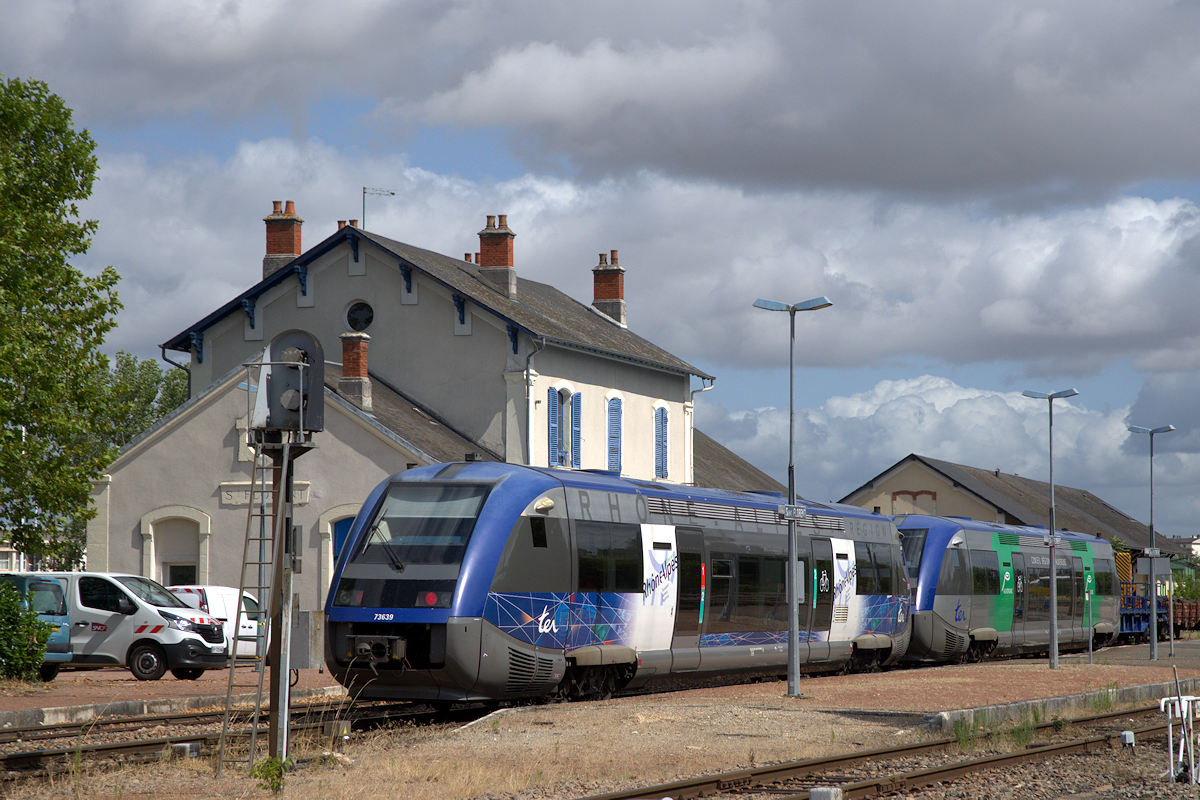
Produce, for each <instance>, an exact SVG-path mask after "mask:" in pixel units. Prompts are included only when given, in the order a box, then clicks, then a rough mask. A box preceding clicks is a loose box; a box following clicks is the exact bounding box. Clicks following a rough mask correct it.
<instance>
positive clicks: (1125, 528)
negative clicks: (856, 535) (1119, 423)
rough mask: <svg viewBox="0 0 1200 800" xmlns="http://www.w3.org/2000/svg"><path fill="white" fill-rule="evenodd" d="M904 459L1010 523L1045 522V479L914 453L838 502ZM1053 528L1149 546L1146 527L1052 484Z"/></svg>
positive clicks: (1085, 494)
mask: <svg viewBox="0 0 1200 800" xmlns="http://www.w3.org/2000/svg"><path fill="white" fill-rule="evenodd" d="M909 461H916V462H919V463H921V464H924V465H925V466H926V467H928V468H929V469H931V470H933V471H934V472H936V473H938V474H940V475H942V476H943V477H944V478H945V479H946V480H948V481H950V482H951V483H953V484H954V485H955V486H957V487H960V488H962V489H964V490H966V491H968V492H970V493H972V494H974V495H975V496H976V497H978V498H980V499H981V500H983V501H984V502H986V503H988V504H990V505H992V506H994V507H996V508H997V509H999V510H1000V511H1001V512H1003V513H1004V514H1005V515H1006V517H1007V518H1008V519H1007V521H1008V522H1011V523H1012V524H1015V525H1033V526H1037V527H1043V528H1044V527H1046V525H1047V524H1048V522H1049V518H1050V484H1049V483H1048V482H1046V481H1035V480H1033V479H1032V478H1025V477H1022V476H1020V475H1010V474H1009V473H1007V472H1000V471H999V470H987V469H979V468H978V467H969V466H966V465H965V464H955V463H953V462H950V461H941V460H939V459H936V458H927V457H926V456H920V455H917V454H916V453H910V454H909V455H908V456H906V457H904V458H902V459H900V461H897V462H896V463H895V464H893V465H892V466H891V467H888V468H887V469H886V470H884V471H883V472H881V473H880V474H879V475H876V476H875V477H874V478H872V479H871V480H870V481H868V482H867V483H864V484H863V485H862V486H860V487H858V488H857V489H855V490H854V491H853V492H850V494H848V495H846V497H844V498H842V502H847V500H848V498H850V497H851V496H853V495H855V494H858V492H860V491H861V490H863V489H866V488H868V487H869V486H870V485H871V484H873V483H875V482H876V481H878V480H880V479H881V478H883V477H884V476H885V475H887V474H888V473H889V472H893V471H894V470H896V469H897V468H899V467H900V466H902V465H903V464H905V463H906V462H909ZM1054 525H1055V527H1057V528H1059V529H1063V528H1065V529H1066V530H1069V531H1074V532H1076V533H1092V534H1097V535H1099V536H1101V537H1103V538H1105V539H1110V540H1111V539H1112V538H1113V537H1114V536H1115V537H1118V538H1120V539H1121V541H1123V542H1124V543H1125V544H1126V545H1128V546H1129V547H1131V548H1133V549H1140V548H1143V547H1146V546H1148V544H1149V538H1150V534H1149V529H1148V526H1147V525H1145V524H1144V523H1141V522H1139V521H1137V520H1136V519H1134V518H1133V517H1131V516H1129V515H1128V514H1126V513H1124V512H1123V511H1120V510H1118V509H1116V508H1114V507H1113V506H1111V505H1109V504H1108V503H1106V502H1105V501H1104V500H1102V499H1101V498H1099V497H1097V496H1096V495H1094V494H1092V493H1091V492H1089V491H1087V490H1086V489H1077V488H1075V487H1073V486H1063V485H1061V484H1058V483H1055V484H1054ZM1154 539H1155V546H1157V547H1159V548H1162V549H1163V550H1166V551H1169V552H1172V553H1176V552H1183V549H1185V548H1183V547H1181V545H1180V544H1179V543H1178V542H1177V541H1176V540H1175V539H1172V538H1171V537H1169V536H1163V535H1162V534H1161V533H1156V535H1155V537H1154Z"/></svg>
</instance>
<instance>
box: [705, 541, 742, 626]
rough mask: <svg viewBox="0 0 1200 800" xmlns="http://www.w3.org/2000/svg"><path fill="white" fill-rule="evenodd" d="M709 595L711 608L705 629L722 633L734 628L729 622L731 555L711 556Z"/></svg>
mask: <svg viewBox="0 0 1200 800" xmlns="http://www.w3.org/2000/svg"><path fill="white" fill-rule="evenodd" d="M711 584H712V588H711V597H710V598H709V603H708V607H709V608H710V609H711V610H712V614H711V615H706V616H708V621H707V622H706V623H705V626H704V628H705V630H706V631H709V632H710V633H724V632H728V631H733V630H736V626H734V625H732V624H731V620H732V618H733V604H734V597H733V557H732V556H722V557H717V556H715V555H714V556H713V559H712V580H711Z"/></svg>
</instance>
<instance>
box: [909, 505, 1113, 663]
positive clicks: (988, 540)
mask: <svg viewBox="0 0 1200 800" xmlns="http://www.w3.org/2000/svg"><path fill="white" fill-rule="evenodd" d="M896 525H897V527H898V528H899V530H900V536H901V540H902V543H903V548H904V560H905V567H906V569H907V570H908V573H909V580H910V583H911V584H912V585H913V587H914V591H913V596H912V613H913V633H912V643H911V645H910V647H909V652H908V658H909V659H913V660H924V661H966V660H979V659H982V658H985V657H987V656H990V655H993V654H995V655H1015V654H1037V653H1046V652H1048V651H1049V648H1050V581H1051V580H1052V577H1051V569H1050V551H1049V548H1048V547H1047V546H1046V540H1047V536H1048V531H1047V530H1046V529H1045V528H1032V527H1024V526H1017V525H1001V524H998V523H997V524H993V523H987V522H980V521H977V520H970V519H965V518H959V517H932V516H923V515H916V514H913V515H908V516H901V517H896ZM1058 536H1059V539H1060V543H1058V544H1056V546H1055V561H1056V562H1057V563H1056V569H1055V571H1054V574H1055V576H1056V577H1055V578H1053V579H1056V580H1057V584H1056V591H1057V600H1058V643H1059V648H1060V649H1062V650H1081V649H1085V648H1086V647H1087V646H1088V638H1089V635H1090V636H1091V637H1092V642H1093V645H1094V646H1096V647H1100V646H1103V645H1105V644H1108V643H1109V642H1111V641H1112V639H1113V637H1114V635H1115V633H1116V631H1117V630H1118V629H1119V627H1118V626H1119V624H1120V622H1119V605H1120V596H1119V589H1120V585H1119V583H1118V580H1117V574H1116V570H1115V568H1114V563H1113V552H1112V546H1111V545H1110V544H1109V543H1108V542H1106V541H1105V540H1103V539H1101V538H1099V537H1097V536H1088V535H1086V534H1079V533H1070V532H1068V531H1059V532H1058Z"/></svg>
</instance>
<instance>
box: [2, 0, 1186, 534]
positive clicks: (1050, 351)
mask: <svg viewBox="0 0 1200 800" xmlns="http://www.w3.org/2000/svg"><path fill="white" fill-rule="evenodd" d="M1040 5H1042V4H1034V3H1021V2H1007V3H995V2H987V3H984V2H957V3H946V2H931V1H929V0H909V2H905V3H891V4H884V3H869V4H868V3H857V2H839V3H828V2H806V1H804V0H796V1H795V2H779V3H772V2H768V1H767V0H745V1H744V2H737V1H736V0H723V1H722V2H697V0H662V1H661V2H656V3H645V2H597V3H589V4H578V3H563V2H561V0H545V1H544V2H523V1H522V0H508V2H503V3H501V2H485V1H480V2H465V1H460V2H450V1H448V0H408V1H402V0H390V1H388V2H384V0H343V2H340V3H337V4H330V3H327V2H318V1H317V0H288V1H287V2H283V1H282V0H253V2H251V1H250V0H245V1H244V2H242V1H240V0H227V1H226V2H221V3H217V2H212V1H211V0H176V2H172V3H162V2H158V1H157V0H120V1H119V2H117V1H116V0H111V1H109V0H90V2H77V1H76V0H38V1H37V2H31V1H28V0H0V18H3V19H4V20H5V24H4V25H3V26H0V73H4V74H5V75H8V76H13V77H23V78H38V79H41V80H44V81H46V82H47V83H48V84H49V85H50V87H51V89H52V90H53V91H55V92H56V93H58V94H59V95H61V96H62V97H63V98H64V99H65V100H66V102H67V103H68V105H70V106H71V107H72V108H73V109H74V111H75V122H76V124H77V126H80V127H86V128H87V129H89V131H90V132H91V133H92V135H93V137H94V138H95V139H96V141H97V144H98V151H99V158H100V180H99V183H98V185H97V187H96V191H95V193H94V196H93V198H92V199H91V200H90V201H89V202H88V203H87V205H86V207H85V213H86V214H87V215H88V216H89V217H91V218H95V219H97V220H99V222H100V231H99V234H98V235H97V237H96V239H95V242H94V245H93V248H92V251H91V252H90V253H89V254H88V256H87V258H86V259H85V260H84V261H82V262H81V263H80V264H79V266H81V267H83V268H84V269H87V270H97V269H99V267H100V266H102V265H104V264H112V265H114V266H115V267H117V269H118V270H119V272H120V273H121V274H122V276H123V280H122V283H121V286H120V292H121V297H122V300H123V301H124V303H125V310H124V312H123V313H122V314H121V317H120V327H119V329H118V330H117V331H116V333H115V334H114V335H113V337H112V340H111V342H110V344H109V349H110V351H114V352H115V351H116V350H117V349H125V350H129V351H132V352H135V353H138V354H139V355H143V356H147V357H149V356H154V357H157V355H158V344H159V343H161V342H162V341H164V340H165V339H167V338H168V337H169V336H171V335H172V334H174V333H177V332H178V330H180V329H181V327H182V326H183V325H186V324H187V322H188V321H191V320H195V319H199V318H200V317H202V316H203V315H204V314H206V313H207V312H208V311H210V310H212V309H213V308H215V307H216V306H217V305H219V304H220V303H223V302H225V301H227V300H228V299H230V298H231V297H232V296H234V295H235V294H237V293H238V292H240V291H241V290H243V289H245V288H246V287H247V286H249V285H250V284H251V283H253V282H254V280H255V279H256V277H257V276H258V275H260V274H261V256H262V252H263V241H264V240H263V224H262V217H264V216H266V215H267V214H268V213H269V212H270V210H271V201H272V200H282V199H290V200H294V201H295V202H296V207H297V211H298V212H299V213H300V214H301V216H303V217H304V218H305V220H306V222H305V225H304V237H305V242H306V243H315V242H317V241H319V240H320V239H322V238H324V237H325V236H327V235H328V234H329V233H332V232H333V230H334V229H335V227H336V220H338V219H348V218H357V217H363V216H364V212H363V191H362V190H363V187H364V186H365V187H378V188H384V189H388V190H390V191H393V192H395V195H394V196H377V195H371V196H368V197H366V210H365V227H366V228H367V229H368V230H372V231H377V232H379V233H382V234H384V235H387V236H390V237H393V238H396V239H400V240H403V241H407V242H410V243H412V244H416V245H419V246H422V247H427V248H430V249H434V250H438V251H441V252H444V253H447V254H450V255H456V256H457V255H461V254H462V253H463V252H466V251H468V250H474V249H477V238H476V236H475V233H476V232H477V231H478V230H479V229H480V228H481V227H482V225H483V219H484V215H485V214H490V213H507V214H508V215H509V224H510V225H511V226H512V228H513V229H514V230H515V231H516V233H517V239H516V253H517V266H518V270H519V271H520V273H521V274H522V275H524V276H526V277H530V278H534V279H537V280H542V281H546V282H550V283H553V284H555V285H557V286H559V287H560V288H562V289H563V290H565V291H567V292H569V293H571V294H572V295H574V296H575V297H577V298H579V299H581V300H583V301H585V302H586V301H589V300H590V299H591V273H590V269H591V267H592V266H594V265H595V264H596V261H597V253H600V252H606V251H608V250H610V249H619V250H620V253H621V263H622V265H623V266H625V267H626V269H627V273H626V294H627V299H628V307H629V319H630V326H631V327H632V328H633V329H634V330H636V331H637V332H639V333H641V334H643V335H644V336H646V337H647V338H649V339H651V340H653V341H655V342H656V343H658V344H660V345H662V346H664V347H666V348H667V349H669V350H671V351H672V352H674V353H676V354H678V355H679V356H681V357H683V358H685V359H687V360H689V361H690V362H692V363H693V364H695V365H697V366H698V367H700V368H701V369H703V370H704V371H706V372H709V373H712V374H715V375H716V376H717V378H718V380H717V384H716V388H714V389H713V390H712V391H710V392H707V393H705V394H702V395H699V400H698V412H697V416H698V424H699V426H700V427H701V428H703V429H704V430H706V431H707V432H708V433H709V434H711V435H713V436H715V437H716V438H717V439H718V440H720V441H722V442H724V443H725V444H726V445H728V446H730V447H732V448H733V449H734V450H735V451H737V452H738V453H740V454H741V455H743V456H745V457H747V458H748V459H750V460H751V461H753V462H754V463H756V464H757V465H759V466H760V467H762V468H764V469H766V470H767V471H769V472H771V473H772V474H774V475H775V476H777V477H778V478H780V479H781V480H783V479H784V477H785V466H786V463H787V422H788V394H787V343H788V342H787V317H786V315H784V314H775V313H770V312H766V311H761V310H758V309H754V308H752V306H751V304H752V303H753V301H754V300H755V298H757V297H766V298H773V299H778V300H785V301H798V300H802V299H805V298H808V297H812V296H815V295H827V296H828V297H829V298H830V299H831V300H833V302H834V306H833V307H832V308H829V309H826V310H822V311H819V312H816V313H811V314H802V315H800V317H799V318H798V321H797V358H796V363H797V391H796V415H797V426H796V431H797V434H796V453H797V456H796V464H797V487H798V491H799V493H800V494H801V495H804V496H807V497H811V498H813V499H818V500H821V499H829V498H835V499H836V498H838V497H841V496H843V495H844V494H846V493H848V492H849V491H850V490H852V489H854V488H856V487H857V486H858V485H860V484H861V483H863V482H865V481H866V480H868V479H869V478H871V477H872V476H874V475H875V474H877V473H878V472H881V471H882V470H883V469H885V468H886V467H888V466H890V465H891V464H892V463H894V462H895V461H897V460H899V459H900V458H903V457H904V456H905V455H907V454H908V453H910V452H916V453H919V454H922V455H926V456H930V457H934V458H941V459H947V460H950V461H956V462H960V463H965V464H970V465H974V466H979V467H984V468H989V469H992V468H999V469H1001V470H1003V471H1006V472H1015V473H1018V474H1021V475H1027V476H1030V477H1033V478H1037V479H1040V480H1045V479H1046V478H1047V477H1048V465H1047V413H1046V412H1047V408H1046V407H1047V403H1046V402H1045V401H1040V402H1039V401H1034V400H1029V399H1026V398H1023V397H1022V396H1021V391H1022V390H1024V389H1034V390H1038V391H1046V392H1048V391H1055V390H1058V389H1064V388H1068V387H1074V388H1077V389H1079V391H1080V395H1079V396H1078V397H1076V398H1073V399H1071V400H1069V401H1056V403H1055V425H1054V433H1055V446H1054V455H1055V479H1056V482H1058V483H1062V484H1067V485H1071V486H1077V487H1081V488H1086V489H1089V490H1090V491H1092V492H1094V493H1096V494H1098V495H1100V496H1102V497H1104V498H1105V499H1106V500H1108V501H1109V502H1110V503H1112V504H1113V505H1115V506H1117V507H1118V508H1120V509H1122V510H1124V511H1125V512H1127V513H1129V514H1131V515H1133V516H1135V517H1137V518H1138V519H1140V520H1143V521H1145V520H1146V519H1147V517H1148V512H1149V489H1148V471H1149V457H1148V447H1147V438H1148V437H1145V436H1131V435H1130V434H1128V433H1127V431H1126V425H1127V424H1131V423H1132V424H1137V425H1143V426H1147V427H1155V426H1159V425H1165V424H1174V425H1175V426H1177V428H1178V429H1179V430H1178V431H1177V432H1174V433H1171V434H1167V435H1163V436H1159V437H1156V440H1155V460H1154V465H1155V472H1154V474H1155V521H1156V523H1157V526H1158V528H1159V529H1160V530H1161V531H1163V532H1165V533H1168V534H1173V535H1196V534H1198V533H1200V524H1197V522H1196V520H1197V519H1200V493H1198V492H1196V491H1195V489H1196V487H1197V484H1198V483H1200V458H1198V456H1197V454H1198V453H1200V420H1198V419H1197V403H1196V400H1195V397H1196V392H1197V391H1198V390H1200V313H1197V311H1196V305H1197V300H1198V299H1200V146H1198V143H1197V137H1198V135H1197V133H1196V132H1197V131H1200V92H1197V91H1196V86H1197V85H1198V84H1200V47H1198V46H1197V44H1196V43H1197V42H1198V41H1200V6H1197V5H1195V4H1188V3H1175V2H1157V1H1156V0H1145V1H1144V2H1139V3H1109V2H1103V0H1101V1H1100V2H1097V0H1087V1H1086V2H1084V1H1083V0H1075V1H1074V2H1072V1H1071V0H1065V1H1064V2H1060V3H1055V4H1052V7H1051V8H1050V9H1049V10H1047V9H1045V8H1040V7H1039V6H1040Z"/></svg>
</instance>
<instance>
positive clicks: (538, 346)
mask: <svg viewBox="0 0 1200 800" xmlns="http://www.w3.org/2000/svg"><path fill="white" fill-rule="evenodd" d="M529 338H530V339H531V340H532V341H533V344H534V348H533V349H532V350H530V351H529V354H528V355H526V356H525V463H526V464H528V465H529V466H531V467H532V466H533V376H532V375H530V371H531V368H532V366H533V357H534V356H536V355H537V354H538V353H539V352H541V351H542V350H543V349H544V348H545V347H546V337H545V336H542V337H538V338H535V337H533V336H531V337H529Z"/></svg>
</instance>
